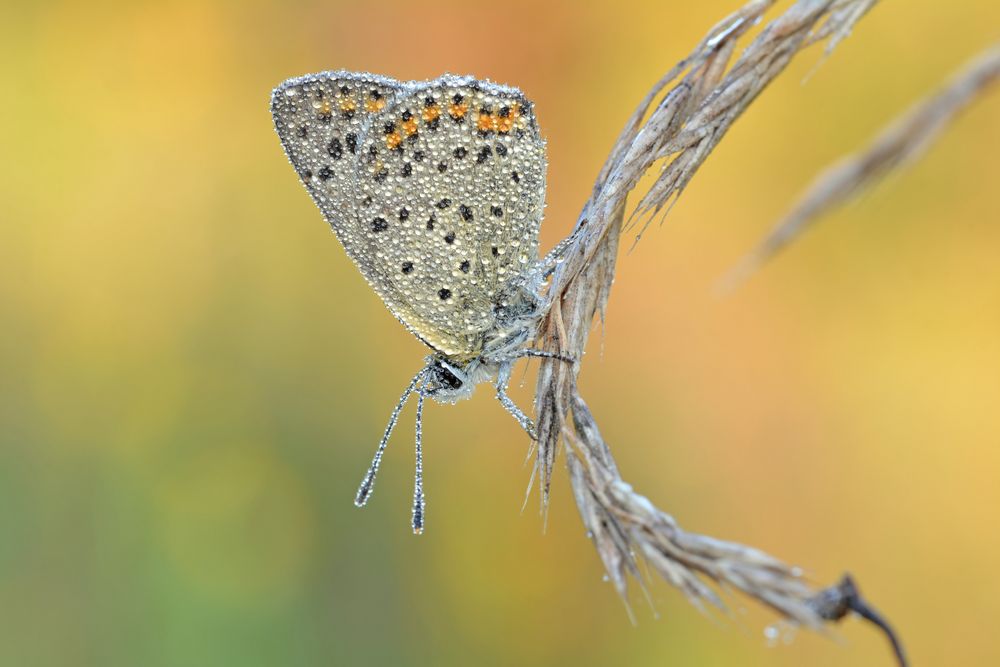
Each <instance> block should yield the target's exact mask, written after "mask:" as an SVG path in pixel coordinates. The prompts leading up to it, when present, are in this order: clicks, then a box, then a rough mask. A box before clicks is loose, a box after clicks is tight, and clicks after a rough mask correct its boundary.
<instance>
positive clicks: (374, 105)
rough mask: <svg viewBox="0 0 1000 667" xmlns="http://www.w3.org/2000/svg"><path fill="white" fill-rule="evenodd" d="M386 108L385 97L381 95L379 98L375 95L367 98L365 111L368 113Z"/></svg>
mask: <svg viewBox="0 0 1000 667" xmlns="http://www.w3.org/2000/svg"><path fill="white" fill-rule="evenodd" d="M384 108H385V98H384V97H380V98H378V99H377V100H376V99H375V98H374V97H369V98H368V99H367V100H365V111H367V112H368V113H375V112H377V111H381V110H382V109H384Z"/></svg>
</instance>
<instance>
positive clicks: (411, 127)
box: [403, 118, 417, 136]
mask: <svg viewBox="0 0 1000 667" xmlns="http://www.w3.org/2000/svg"><path fill="white" fill-rule="evenodd" d="M403 131H404V132H406V136H410V135H411V134H416V132H417V121H416V119H414V118H410V120H404V121H403Z"/></svg>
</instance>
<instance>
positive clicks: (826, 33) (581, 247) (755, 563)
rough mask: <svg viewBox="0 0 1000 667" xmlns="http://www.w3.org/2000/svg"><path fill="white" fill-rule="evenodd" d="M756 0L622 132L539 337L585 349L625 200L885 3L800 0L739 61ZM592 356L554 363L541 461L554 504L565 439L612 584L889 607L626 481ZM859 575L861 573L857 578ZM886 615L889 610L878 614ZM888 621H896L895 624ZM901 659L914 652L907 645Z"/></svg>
mask: <svg viewBox="0 0 1000 667" xmlns="http://www.w3.org/2000/svg"><path fill="white" fill-rule="evenodd" d="M772 4H773V2H772V1H771V0H754V1H751V2H749V3H747V4H746V5H744V6H743V7H742V8H741V9H739V10H738V11H737V12H735V13H734V14H732V15H730V16H728V17H727V18H725V19H724V20H722V21H721V22H719V23H718V24H717V25H716V26H715V27H714V28H712V29H711V30H710V31H709V32H708V34H707V35H706V36H705V38H704V39H703V40H702V41H701V43H700V44H698V46H697V47H696V48H695V49H694V51H692V52H691V54H690V55H689V56H688V57H687V58H685V59H684V60H682V61H681V62H679V63H678V64H677V65H676V66H675V67H674V68H673V69H672V70H671V71H670V72H668V73H667V74H666V75H665V76H664V77H663V78H662V79H661V80H660V81H659V82H657V83H656V85H654V86H653V89H652V90H651V91H650V92H649V94H648V95H647V96H646V98H645V99H644V100H643V101H642V103H641V104H640V105H639V107H638V108H637V109H636V111H635V113H634V114H633V116H632V117H631V119H630V120H629V121H628V123H627V124H626V126H625V128H624V129H623V130H622V132H621V134H620V136H619V137H618V140H617V142H616V143H615V145H614V147H613V149H612V150H611V153H610V155H609V157H608V159H607V161H606V163H605V164H604V166H603V168H602V169H601V171H600V174H599V176H598V178H597V181H596V183H595V184H594V189H593V193H592V195H591V197H590V199H589V200H588V202H587V203H586V205H585V206H584V207H583V211H582V212H581V214H580V217H579V219H578V221H577V224H576V227H575V228H574V230H573V233H572V234H571V235H570V237H568V238H567V239H566V241H564V242H563V243H564V247H565V251H564V253H563V257H564V260H563V261H562V263H561V264H560V265H559V267H558V268H557V269H556V271H555V273H554V275H553V278H552V283H551V286H550V288H549V292H548V294H549V301H548V309H547V311H546V314H545V316H544V317H543V318H542V319H541V320H540V322H539V326H538V331H537V336H536V340H537V341H538V342H539V344H540V345H541V346H542V347H544V348H546V349H548V350H551V351H555V352H559V353H561V354H562V355H565V356H569V357H572V358H574V359H577V360H579V359H582V354H583V350H584V348H585V346H586V343H587V337H588V334H589V331H590V328H591V325H592V323H593V319H594V316H595V315H600V317H601V319H602V320H603V318H604V313H605V306H606V304H607V300H608V296H609V293H610V290H611V284H612V282H613V279H614V273H615V260H616V256H617V252H618V244H619V239H620V237H621V232H622V227H623V223H624V218H625V210H626V197H627V196H628V195H629V194H630V193H631V192H632V191H633V189H634V188H635V187H636V185H637V183H638V182H639V180H640V178H642V177H643V176H644V175H645V174H647V173H649V172H650V171H651V170H652V169H653V167H654V166H659V173H658V175H657V178H656V179H655V182H654V183H653V185H652V186H651V187H650V188H649V190H648V191H646V192H645V193H644V194H643V195H642V197H641V199H640V201H639V203H638V206H637V209H636V213H635V214H634V215H636V216H637V219H638V220H642V219H643V218H645V219H646V223H647V224H648V221H649V219H650V218H651V216H655V215H656V214H657V213H658V212H660V211H662V210H663V209H664V207H665V206H666V205H667V204H668V203H669V202H671V201H672V200H673V199H674V198H675V197H676V196H678V195H679V194H680V193H681V192H682V191H683V189H684V188H685V187H686V186H687V184H688V183H689V182H690V180H691V178H692V177H693V176H694V174H695V173H696V172H697V170H698V168H699V167H700V166H701V164H702V163H703V162H704V161H705V158H707V157H708V155H709V154H710V153H711V151H712V150H713V149H714V148H715V146H716V145H717V144H718V142H719V141H720V140H721V139H722V137H723V136H724V135H725V133H726V132H727V131H728V130H729V128H730V127H731V126H732V124H733V123H734V122H735V121H736V119H737V118H739V116H740V115H741V114H742V113H743V111H744V110H745V109H746V108H747V107H748V106H749V105H750V103H751V102H753V100H754V99H755V98H756V97H757V95H758V94H759V93H760V92H761V91H762V90H763V89H764V88H765V87H766V86H767V85H768V84H769V83H770V82H771V81H772V80H774V79H775V78H776V77H777V76H778V75H779V74H780V73H781V72H782V71H783V70H784V69H785V67H786V66H787V65H788V63H789V62H790V61H791V60H792V59H793V58H794V57H795V56H796V55H797V54H798V53H799V52H801V51H802V50H803V49H804V48H806V47H807V46H809V45H811V44H813V43H816V42H819V41H822V40H826V43H827V50H828V51H829V49H831V48H832V47H833V46H834V45H835V44H836V43H838V42H839V41H841V40H842V39H843V38H844V37H845V36H846V35H847V34H848V33H849V31H850V30H851V28H852V27H853V26H854V24H855V23H856V22H857V21H858V20H859V19H860V18H861V17H862V16H863V15H864V14H865V12H867V11H868V10H869V9H870V8H871V7H872V6H873V5H874V4H875V0H798V1H797V2H795V3H794V4H793V5H792V6H791V7H789V8H788V10H787V11H786V12H785V13H784V14H782V15H781V16H779V17H777V18H776V19H774V20H773V21H771V22H770V23H769V24H767V25H766V26H765V27H764V28H763V29H762V31H761V32H760V34H758V35H757V37H756V38H754V39H753V41H752V42H751V43H750V45H749V46H748V47H747V48H746V49H745V50H744V51H743V53H742V54H740V55H739V57H738V58H736V60H735V62H733V63H732V65H731V66H730V62H731V61H732V60H733V58H734V54H735V52H736V44H737V41H738V40H740V38H741V37H743V36H744V35H745V34H746V33H747V32H748V31H749V30H750V29H751V28H752V27H753V26H755V25H756V24H757V23H758V22H759V21H760V20H761V19H762V18H763V15H764V13H765V12H766V11H767V10H768V9H769V8H770V7H771V5H772ZM579 369H580V366H579V363H574V364H567V363H564V362H560V361H556V360H545V361H543V363H542V364H541V367H540V369H539V376H538V385H537V391H536V395H535V411H536V415H537V418H538V421H537V426H538V444H537V450H536V452H535V470H534V474H533V479H534V478H537V480H538V481H539V486H540V495H541V505H542V510H543V512H544V511H545V509H546V508H547V506H548V502H549V489H550V483H551V478H552V470H553V466H554V463H555V458H556V452H557V448H558V445H559V442H560V441H562V442H564V443H566V445H567V446H566V448H565V454H566V466H567V468H568V471H569V478H570V482H571V485H572V488H573V494H574V497H575V500H576V504H577V506H578V508H579V511H580V516H581V517H582V519H583V522H584V524H585V526H586V528H587V531H588V534H589V535H590V537H591V539H592V540H593V542H594V546H595V547H596V549H597V552H598V554H599V556H600V558H601V560H602V561H603V563H604V567H605V569H606V570H607V573H608V576H609V578H610V580H611V581H612V582H613V584H614V586H615V588H616V589H617V591H618V592H619V593H620V594H621V595H622V596H623V597H624V596H625V595H626V588H627V583H628V576H629V575H631V576H632V577H634V578H636V579H637V580H638V581H639V582H640V583H642V582H643V580H642V577H641V576H640V570H639V567H638V559H639V558H642V559H645V561H646V562H647V563H648V564H649V565H650V566H651V567H652V570H653V571H655V572H656V573H657V574H659V575H660V576H661V577H662V578H664V579H665V580H667V581H668V582H670V583H671V584H673V585H675V586H676V587H678V588H679V589H680V590H681V591H682V592H683V593H684V594H685V595H686V596H687V597H688V599H689V600H691V601H692V602H693V603H695V604H696V605H699V606H702V605H704V604H708V605H711V606H714V607H718V608H721V607H723V602H722V599H721V597H720V596H719V594H718V593H717V592H716V590H715V589H714V588H713V587H712V585H711V583H712V582H714V583H715V584H716V585H718V586H719V587H721V588H723V589H731V588H735V589H738V590H740V591H743V592H744V593H746V594H747V595H749V596H751V597H752V598H754V599H756V600H758V601H760V602H762V603H764V604H765V605H768V606H770V607H772V608H773V609H775V610H776V611H777V612H778V613H780V614H781V615H782V616H783V617H784V618H785V619H787V620H788V621H789V622H792V623H795V624H798V625H804V626H806V627H809V628H813V629H817V630H818V629H821V628H823V626H824V624H825V622H826V621H831V620H838V619H839V618H842V617H843V615H844V614H846V613H847V612H848V611H854V612H856V613H859V614H861V615H863V616H866V617H868V616H875V617H877V614H875V612H874V611H873V610H871V608H870V607H868V605H866V604H865V603H864V601H863V600H862V599H861V597H860V595H858V594H857V589H856V588H854V587H853V584H852V586H851V587H849V590H848V587H846V586H844V583H843V582H841V584H838V585H837V586H834V587H831V588H829V589H826V590H824V591H819V592H817V591H816V590H814V589H813V588H812V587H811V586H810V585H809V584H808V583H807V582H806V581H805V580H804V579H803V578H802V572H801V571H800V570H799V569H797V568H794V567H791V566H789V565H786V564H784V563H782V562H781V561H779V560H777V559H775V558H773V557H771V556H769V555H767V554H765V553H763V552H761V551H759V550H757V549H753V548H750V547H746V546H743V545H740V544H734V543H731V542H724V541H721V540H716V539H713V538H710V537H706V536H703V535H698V534H695V533H689V532H686V531H684V530H682V529H681V528H680V527H679V526H678V524H677V522H676V521H675V520H674V518H673V517H672V516H670V515H669V514H667V513H666V512H663V511H662V510H660V509H658V508H656V507H655V506H654V505H653V504H652V503H651V502H650V501H649V500H648V499H647V498H646V497H644V496H642V495H640V494H639V493H637V492H636V491H635V490H633V489H632V487H631V486H630V485H628V484H627V483H626V482H625V481H624V480H623V479H622V477H621V475H620V474H619V472H618V469H617V467H616V466H615V462H614V457H613V456H612V454H611V450H610V448H609V447H608V445H607V443H606V442H605V441H604V439H603V437H602V436H601V434H600V431H599V429H598V427H597V423H596V421H595V419H594V418H593V416H592V414H591V412H590V410H589V409H588V407H587V404H586V403H585V401H584V399H583V397H582V396H581V395H580V393H579V391H578V388H577V384H576V376H577V374H578V373H579ZM845 581H849V580H845ZM879 618H880V617H879ZM882 625H883V627H884V628H886V629H887V628H888V625H886V624H884V623H883V624H882ZM898 656H899V658H900V661H901V662H902V660H903V659H902V653H901V651H900V652H899V653H898Z"/></svg>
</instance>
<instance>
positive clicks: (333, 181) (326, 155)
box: [271, 71, 404, 281]
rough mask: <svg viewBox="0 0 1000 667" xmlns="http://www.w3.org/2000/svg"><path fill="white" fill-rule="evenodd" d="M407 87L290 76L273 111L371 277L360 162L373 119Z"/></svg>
mask: <svg viewBox="0 0 1000 667" xmlns="http://www.w3.org/2000/svg"><path fill="white" fill-rule="evenodd" d="M403 88H404V84H402V83H400V82H399V81H395V80H393V79H390V78H388V77H383V76H378V75H375V74H366V73H356V72H347V71H337V72H323V73H320V74H311V75H307V76H303V77H298V78H295V79H289V80H287V81H285V82H284V83H282V84H281V85H280V86H278V87H277V88H276V89H275V90H274V92H273V93H272V95H271V115H272V117H273V119H274V126H275V129H276V130H277V132H278V137H279V138H280V139H281V145H282V148H284V150H285V154H286V155H287V156H288V159H289V161H290V162H291V163H292V166H293V167H294V168H295V171H296V172H297V173H298V174H299V178H300V179H301V180H302V183H303V184H304V185H305V186H306V190H308V191H309V194H310V195H311V196H312V198H313V201H315V202H316V205H317V206H319V208H320V211H322V213H323V217H324V218H326V220H327V222H328V223H330V226H331V227H332V228H333V231H334V232H335V233H336V235H337V238H338V239H340V242H341V244H343V246H344V248H345V249H346V250H347V254H348V255H349V256H350V257H351V259H353V260H354V261H355V263H356V264H357V265H358V267H359V268H360V269H361V272H362V274H365V276H366V277H367V278H369V281H371V278H370V276H368V273H367V272H366V271H365V266H368V265H370V264H371V260H370V258H368V257H367V255H366V253H367V252H368V244H367V243H366V242H365V240H364V239H363V238H361V237H359V236H358V235H357V234H356V233H355V230H356V228H357V222H356V215H355V213H354V178H355V171H356V170H355V166H354V165H355V163H356V161H357V157H358V153H359V152H360V146H361V144H362V142H363V140H364V132H365V128H366V127H367V125H368V121H369V120H370V119H371V117H372V116H374V115H377V114H378V113H379V112H380V111H382V110H383V109H384V108H385V107H386V106H387V105H388V104H389V103H390V102H391V101H392V100H393V98H394V97H395V95H396V94H397V93H398V92H399V91H400V90H402V89H403Z"/></svg>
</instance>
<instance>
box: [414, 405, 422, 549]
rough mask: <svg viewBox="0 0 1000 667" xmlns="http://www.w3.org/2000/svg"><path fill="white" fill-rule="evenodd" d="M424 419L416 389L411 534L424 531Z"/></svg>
mask: <svg viewBox="0 0 1000 667" xmlns="http://www.w3.org/2000/svg"><path fill="white" fill-rule="evenodd" d="M423 419H424V392H423V390H422V389H418V390H417V428H416V433H417V467H416V472H415V474H414V478H413V534H414V535H419V534H420V533H422V532H424V450H423V448H422V447H421V430H422V429H421V426H422V424H423Z"/></svg>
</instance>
